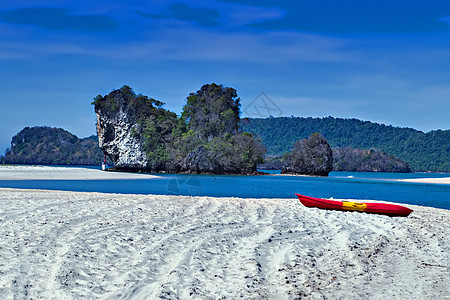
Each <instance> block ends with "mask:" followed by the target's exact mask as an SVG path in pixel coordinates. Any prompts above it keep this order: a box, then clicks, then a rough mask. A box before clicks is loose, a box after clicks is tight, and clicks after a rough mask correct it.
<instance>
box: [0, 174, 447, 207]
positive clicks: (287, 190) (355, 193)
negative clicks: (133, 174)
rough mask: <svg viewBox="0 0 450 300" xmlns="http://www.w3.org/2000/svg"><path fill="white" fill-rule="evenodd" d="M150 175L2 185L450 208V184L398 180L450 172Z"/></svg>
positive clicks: (2, 184) (0, 183)
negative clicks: (304, 197)
mask: <svg viewBox="0 0 450 300" xmlns="http://www.w3.org/2000/svg"><path fill="white" fill-rule="evenodd" d="M156 175H158V178H149V179H126V180H121V179H111V180H3V181H0V187H9V188H28V189H51V190H66V191H86V192H108V193H124V194H163V195H192V196H200V195H201V196H214V197H241V198H295V195H294V193H299V194H304V195H308V196H313V197H324V198H325V197H326V198H329V197H333V198H337V199H362V200H364V199H369V200H382V201H390V202H399V203H406V204H415V205H423V206H431V207H437V208H444V209H450V185H445V184H424V183H406V182H397V181H394V179H405V178H424V177H449V176H450V174H428V173H424V174H418V173H408V174H393V173H358V172H331V173H330V176H329V177H300V176H284V175H266V176H229V175H228V176H224V175H222V176H221V175H184V174H156Z"/></svg>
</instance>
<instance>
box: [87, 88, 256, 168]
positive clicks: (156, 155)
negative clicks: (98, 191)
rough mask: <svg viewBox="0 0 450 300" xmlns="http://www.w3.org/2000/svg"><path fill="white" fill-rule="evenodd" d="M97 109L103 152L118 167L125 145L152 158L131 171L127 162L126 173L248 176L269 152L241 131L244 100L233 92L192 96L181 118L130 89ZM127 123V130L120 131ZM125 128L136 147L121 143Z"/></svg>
mask: <svg viewBox="0 0 450 300" xmlns="http://www.w3.org/2000/svg"><path fill="white" fill-rule="evenodd" d="M92 104H94V105H95V111H96V114H97V116H98V120H100V121H101V122H98V128H97V131H98V132H99V137H100V146H101V147H102V150H103V151H105V152H106V153H108V155H109V156H110V157H111V159H112V160H113V161H114V162H117V161H119V160H120V159H121V158H120V152H119V150H117V147H116V146H117V144H119V143H122V144H127V143H128V144H130V143H135V144H136V143H137V144H138V145H137V148H139V149H141V150H143V151H144V152H145V154H146V156H147V159H148V161H146V162H143V161H137V162H135V161H133V160H135V159H139V158H136V157H132V156H130V157H129V158H128V165H129V167H127V162H124V163H121V165H120V166H119V168H122V169H127V168H128V169H132V168H134V169H144V170H146V171H153V172H158V171H165V172H196V173H215V174H228V173H230V174H242V173H246V174H247V173H255V172H256V164H257V163H259V162H261V161H262V156H263V154H264V152H265V149H264V147H263V146H262V145H261V143H260V142H259V141H257V140H255V139H254V138H253V136H252V134H250V133H245V132H240V131H239V122H240V117H239V114H240V99H239V98H238V97H237V93H236V90H234V89H233V88H229V87H224V86H222V85H217V84H214V83H212V84H208V85H204V86H203V87H202V88H201V89H200V90H198V91H197V92H195V93H191V94H189V96H188V97H187V102H186V105H185V106H184V108H183V112H182V114H181V116H180V117H177V116H176V114H175V113H173V112H170V111H167V110H165V109H163V108H162V106H163V104H164V103H162V102H160V101H157V100H154V99H152V98H148V97H147V96H142V95H136V94H135V93H134V92H133V90H132V89H131V88H130V87H128V86H124V87H122V88H121V89H119V90H115V91H112V92H111V93H110V94H108V95H106V96H100V95H99V96H97V97H96V98H95V99H94V101H93V103H92ZM118 116H119V117H120V118H119V117H118ZM117 119H120V120H119V121H117ZM121 121H123V122H122V123H126V124H121V125H119V124H118V123H120V122H121ZM120 126H122V127H124V126H125V127H127V128H128V127H129V128H131V130H132V131H133V134H132V136H133V137H134V141H131V140H130V138H129V137H127V140H126V141H125V140H120V138H118V134H117V132H118V131H120V130H122V129H123V128H119V127H120ZM107 132H111V134H110V136H109V135H108V134H106V133H107ZM122 136H125V135H124V134H122ZM135 148H136V147H135ZM116 166H117V165H116ZM136 166H138V167H136Z"/></svg>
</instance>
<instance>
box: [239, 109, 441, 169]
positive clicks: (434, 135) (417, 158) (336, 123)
mask: <svg viewBox="0 0 450 300" xmlns="http://www.w3.org/2000/svg"><path fill="white" fill-rule="evenodd" d="M242 127H243V130H245V131H248V132H252V133H254V134H255V135H256V136H258V137H259V138H261V140H262V142H263V144H264V146H265V147H266V149H267V153H268V154H278V155H282V154H284V153H286V152H290V151H292V145H293V144H294V143H295V141H296V140H298V138H299V137H300V138H306V137H308V136H309V135H311V134H312V133H314V132H317V131H318V132H320V133H322V134H323V135H324V136H326V138H327V141H328V143H329V144H330V146H331V147H333V148H334V147H352V148H359V149H380V150H382V151H384V152H385V153H387V154H388V155H389V156H390V155H394V156H396V157H398V158H400V159H401V160H403V161H405V162H406V163H407V164H408V165H409V166H410V167H411V169H412V170H413V171H435V172H450V130H445V131H443V130H436V131H431V132H428V133H423V132H421V131H418V130H414V129H411V128H398V127H392V126H387V125H382V124H376V123H371V122H367V121H361V120H357V119H340V118H333V117H327V118H299V117H290V118H289V117H280V118H267V119H250V121H249V122H246V123H245V124H243V125H242Z"/></svg>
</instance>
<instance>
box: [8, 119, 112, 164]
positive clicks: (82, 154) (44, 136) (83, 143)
mask: <svg viewBox="0 0 450 300" xmlns="http://www.w3.org/2000/svg"><path fill="white" fill-rule="evenodd" d="M102 160H103V153H102V151H101V150H100V148H99V147H98V141H97V137H96V136H92V137H89V138H85V139H79V138H78V137H76V136H75V135H73V134H71V133H70V132H68V131H66V130H64V129H61V128H51V127H46V126H37V127H31V128H30V127H25V128H24V129H23V130H22V131H20V132H19V133H18V134H17V135H15V136H14V137H13V138H12V141H11V148H10V149H7V150H6V154H5V156H4V157H0V162H1V163H7V164H40V165H98V164H100V163H101V161H102Z"/></svg>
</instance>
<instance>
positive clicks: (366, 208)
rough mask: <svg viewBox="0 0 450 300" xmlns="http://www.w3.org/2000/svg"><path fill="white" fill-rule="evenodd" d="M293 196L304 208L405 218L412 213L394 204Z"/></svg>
mask: <svg viewBox="0 0 450 300" xmlns="http://www.w3.org/2000/svg"><path fill="white" fill-rule="evenodd" d="M295 195H297V197H298V199H299V200H300V202H301V203H302V204H303V205H304V206H306V207H317V208H322V209H331V210H346V211H360V212H366V213H372V214H382V215H388V216H391V217H407V216H409V214H410V213H411V212H412V209H409V208H407V207H404V206H401V205H395V204H387V203H361V202H349V201H335V200H326V199H320V198H314V197H308V196H304V195H300V194H297V193H296V194H295Z"/></svg>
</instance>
